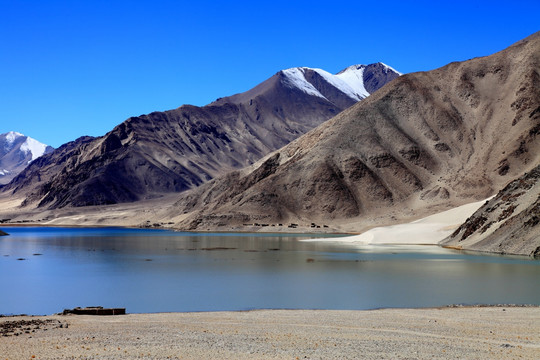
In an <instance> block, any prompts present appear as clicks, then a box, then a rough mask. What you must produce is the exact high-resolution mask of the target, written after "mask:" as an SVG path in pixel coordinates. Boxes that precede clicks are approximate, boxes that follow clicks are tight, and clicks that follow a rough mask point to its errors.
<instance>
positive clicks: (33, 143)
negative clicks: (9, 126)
mask: <svg viewBox="0 0 540 360" xmlns="http://www.w3.org/2000/svg"><path fill="white" fill-rule="evenodd" d="M52 150H53V148H52V147H50V146H48V145H45V144H43V143H41V142H39V141H37V140H35V139H32V138H31V137H28V136H25V135H23V134H21V133H18V132H15V131H10V132H7V133H5V134H0V184H4V183H6V182H8V181H10V180H11V179H12V178H13V177H15V176H16V175H17V174H18V173H20V172H21V171H22V170H24V168H25V167H26V166H28V164H30V163H31V162H32V161H34V160H36V159H37V158H38V157H40V156H42V155H43V154H45V153H48V152H51V151H52Z"/></svg>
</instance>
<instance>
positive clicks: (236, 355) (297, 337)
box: [0, 306, 540, 359]
mask: <svg viewBox="0 0 540 360" xmlns="http://www.w3.org/2000/svg"><path fill="white" fill-rule="evenodd" d="M0 328H1V329H2V335H3V336H0V353H1V354H2V357H3V358H7V359H30V358H36V359H59V358H69V359H156V358H159V359H210V358H220V359H254V358H256V359H358V358H362V359H396V358H415V359H428V358H429V359H431V358H434V359H449V358H452V359H516V358H517V359H538V358H539V357H540V308H538V307H504V306H503V307H474V308H460V307H457V308H437V309H386V310H372V311H316V310H263V311H249V312H218V313H169V314H129V315H120V316H109V317H107V316H88V315H83V316H81V315H70V316H47V317H7V318H0ZM15 334H17V335H15Z"/></svg>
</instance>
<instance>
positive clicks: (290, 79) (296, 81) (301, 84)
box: [281, 67, 326, 99]
mask: <svg viewBox="0 0 540 360" xmlns="http://www.w3.org/2000/svg"><path fill="white" fill-rule="evenodd" d="M306 70H311V69H310V68H307V67H295V68H290V69H286V70H282V71H281V73H282V74H283V79H284V81H283V82H284V84H285V85H286V86H287V87H289V88H298V89H300V90H302V91H303V92H305V93H306V94H309V95H314V96H318V97H321V98H323V99H326V98H325V97H324V95H323V94H321V93H320V92H319V90H317V89H316V88H315V86H313V85H312V84H311V83H310V82H309V81H307V80H306V77H305V73H306Z"/></svg>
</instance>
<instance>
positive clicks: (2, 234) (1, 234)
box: [0, 230, 9, 236]
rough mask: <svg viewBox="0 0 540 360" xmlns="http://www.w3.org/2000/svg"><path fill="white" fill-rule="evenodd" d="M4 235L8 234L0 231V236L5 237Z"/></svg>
mask: <svg viewBox="0 0 540 360" xmlns="http://www.w3.org/2000/svg"><path fill="white" fill-rule="evenodd" d="M6 235H9V234H8V233H7V232H4V231H2V230H0V236H6Z"/></svg>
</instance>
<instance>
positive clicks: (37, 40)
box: [0, 0, 540, 147]
mask: <svg viewBox="0 0 540 360" xmlns="http://www.w3.org/2000/svg"><path fill="white" fill-rule="evenodd" d="M539 14H540V1H539V0H534V1H519V0H517V1H504V2H503V1H471V0H469V1H433V0H432V1H410V2H409V1H390V0H388V1H373V0H371V1H339V0H334V1H329V2H317V1H281V0H274V1H248V2H238V1H204V0H203V1H163V0H153V1H136V0H131V1H114V0H107V1H102V0H91V1H76V0H73V1H55V0H47V1H42V0H36V1H25V0H0V133H4V132H7V131H11V130H13V131H18V132H22V133H24V134H26V135H28V136H31V137H34V138H36V139H37V140H39V141H42V142H44V143H47V144H49V145H52V146H55V147H58V146H60V145H61V144H63V143H65V142H67V141H70V140H74V139H76V138H77V137H79V136H81V135H93V136H99V135H103V134H105V133H106V132H108V131H110V130H111V129H112V128H113V127H114V126H116V125H118V124H119V123H121V122H122V121H124V120H125V119H126V118H128V117H130V116H137V115H140V114H144V113H149V112H152V111H162V110H168V109H173V108H176V107H178V106H180V105H182V104H194V105H205V104H207V103H209V102H211V101H213V100H215V99H216V98H218V97H221V96H227V95H232V94H234V93H238V92H242V91H246V90H248V89H250V88H251V87H253V86H255V85H256V84H258V83H259V82H261V81H263V80H265V79H267V78H268V77H270V76H272V75H273V74H274V73H276V72H277V71H279V70H281V69H285V68H289V67H294V66H309V67H318V68H323V69H325V70H327V71H330V72H334V73H335V72H338V71H340V70H341V69H343V68H345V67H347V66H349V65H352V64H362V63H363V64H368V63H373V62H377V61H381V62H384V63H386V64H388V65H390V66H392V67H394V68H396V69H397V70H399V71H401V72H405V73H407V72H414V71H422V70H430V69H434V68H437V67H440V66H443V65H445V64H447V63H449V62H451V61H459V60H467V59H470V58H473V57H477V56H484V55H489V54H492V53H494V52H497V51H499V50H502V49H504V48H506V47H507V46H509V45H511V44H512V43H514V42H516V41H518V40H520V39H522V38H524V37H526V36H528V35H530V34H532V33H534V32H536V31H539V30H540V17H539Z"/></svg>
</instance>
